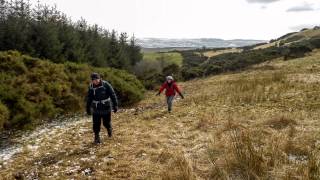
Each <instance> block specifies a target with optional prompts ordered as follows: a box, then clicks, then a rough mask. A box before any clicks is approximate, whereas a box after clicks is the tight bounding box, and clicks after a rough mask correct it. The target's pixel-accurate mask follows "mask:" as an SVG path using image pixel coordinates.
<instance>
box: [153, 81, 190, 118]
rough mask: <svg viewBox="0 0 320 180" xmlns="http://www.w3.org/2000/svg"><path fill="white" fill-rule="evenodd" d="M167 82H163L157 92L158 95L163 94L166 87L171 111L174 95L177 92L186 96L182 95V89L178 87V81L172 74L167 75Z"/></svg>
mask: <svg viewBox="0 0 320 180" xmlns="http://www.w3.org/2000/svg"><path fill="white" fill-rule="evenodd" d="M166 79H167V80H166V82H165V83H163V84H162V86H161V88H160V90H159V92H158V93H157V96H159V95H160V94H161V92H162V91H163V90H164V89H166V97H167V104H168V111H169V113H171V110H172V103H173V99H174V96H175V95H176V92H177V93H178V94H179V95H180V96H181V98H182V99H184V96H183V95H182V93H181V91H180V89H179V88H178V86H177V84H176V82H175V81H174V80H173V77H172V76H167V78H166Z"/></svg>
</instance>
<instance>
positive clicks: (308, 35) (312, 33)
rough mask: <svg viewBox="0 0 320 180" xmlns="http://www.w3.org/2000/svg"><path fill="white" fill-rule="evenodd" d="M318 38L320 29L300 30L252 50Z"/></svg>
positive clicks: (317, 27)
mask: <svg viewBox="0 0 320 180" xmlns="http://www.w3.org/2000/svg"><path fill="white" fill-rule="evenodd" d="M318 37H320V27H319V26H316V27H314V28H312V29H307V28H305V29H302V30H301V31H299V32H291V33H288V34H286V35H284V36H281V37H279V38H278V39H275V40H271V41H270V42H269V43H266V44H263V45H259V46H256V47H254V49H263V48H268V47H271V46H283V45H289V44H291V43H294V42H300V41H303V40H309V39H312V38H318Z"/></svg>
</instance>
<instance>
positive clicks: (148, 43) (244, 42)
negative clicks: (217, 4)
mask: <svg viewBox="0 0 320 180" xmlns="http://www.w3.org/2000/svg"><path fill="white" fill-rule="evenodd" d="M264 42H267V41H266V40H249V39H233V40H223V39H216V38H201V39H166V38H140V39H137V44H139V45H140V46H141V47H142V48H177V49H179V48H201V47H207V48H218V47H242V46H249V45H254V44H259V43H264Z"/></svg>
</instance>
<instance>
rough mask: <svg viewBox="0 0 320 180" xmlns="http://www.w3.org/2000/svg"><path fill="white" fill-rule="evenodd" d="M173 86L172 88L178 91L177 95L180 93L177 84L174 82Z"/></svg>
mask: <svg viewBox="0 0 320 180" xmlns="http://www.w3.org/2000/svg"><path fill="white" fill-rule="evenodd" d="M173 87H174V89H175V90H176V91H177V93H178V94H179V95H181V90H180V89H179V87H178V86H177V84H176V83H174V84H173Z"/></svg>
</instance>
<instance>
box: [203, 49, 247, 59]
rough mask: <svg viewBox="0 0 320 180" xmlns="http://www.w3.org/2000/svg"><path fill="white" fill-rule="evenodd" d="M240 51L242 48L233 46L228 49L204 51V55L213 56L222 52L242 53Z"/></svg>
mask: <svg viewBox="0 0 320 180" xmlns="http://www.w3.org/2000/svg"><path fill="white" fill-rule="evenodd" d="M240 52H242V49H238V48H232V49H226V50H217V51H206V52H204V53H203V55H204V56H206V57H213V56H218V55H220V54H225V53H240Z"/></svg>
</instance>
